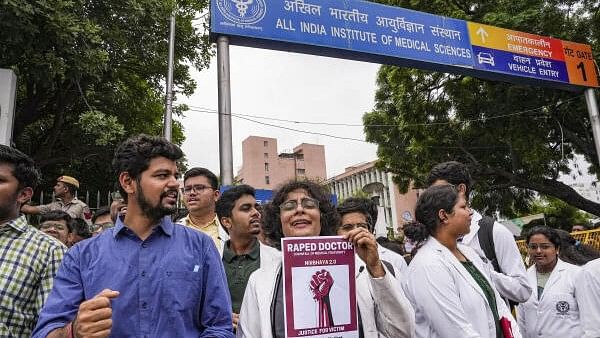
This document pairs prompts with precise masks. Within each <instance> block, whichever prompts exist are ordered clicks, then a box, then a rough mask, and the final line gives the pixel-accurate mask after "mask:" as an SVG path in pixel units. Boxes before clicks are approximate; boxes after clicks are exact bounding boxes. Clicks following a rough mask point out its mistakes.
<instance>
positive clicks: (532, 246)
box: [527, 243, 554, 250]
mask: <svg viewBox="0 0 600 338" xmlns="http://www.w3.org/2000/svg"><path fill="white" fill-rule="evenodd" d="M527 248H529V250H537V249H538V248H539V249H541V250H548V249H552V248H554V244H550V243H541V244H537V243H531V244H527Z"/></svg>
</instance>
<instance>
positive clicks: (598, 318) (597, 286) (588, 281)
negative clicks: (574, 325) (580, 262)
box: [575, 258, 600, 338]
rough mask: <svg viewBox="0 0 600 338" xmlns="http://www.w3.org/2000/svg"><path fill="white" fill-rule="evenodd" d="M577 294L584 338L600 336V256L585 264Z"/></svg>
mask: <svg viewBox="0 0 600 338" xmlns="http://www.w3.org/2000/svg"><path fill="white" fill-rule="evenodd" d="M575 296H576V298H577V305H579V315H580V318H581V328H582V330H583V338H598V337H600V258H598V259H595V260H593V261H591V262H588V263H587V264H586V265H584V266H583V268H582V271H581V279H580V282H579V285H577V287H576V292H575Z"/></svg>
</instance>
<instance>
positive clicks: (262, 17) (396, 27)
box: [211, 0, 598, 89]
mask: <svg viewBox="0 0 600 338" xmlns="http://www.w3.org/2000/svg"><path fill="white" fill-rule="evenodd" d="M217 35H227V36H229V40H230V42H231V43H232V44H239V45H247V46H255V47H263V48H271V49H278V50H286V51H293V52H303V53H309V54H317V55H326V56H334V57H341V58H348V59H355V60H363V61H370V62H379V63H390V64H397V65H400V66H408V67H414V68H422V69H429V70H435V71H443V72H454V73H460V74H466V75H472V76H479V77H483V78H489V79H493V80H508V81H510V80H513V81H514V80H515V79H517V80H518V81H519V82H520V83H531V84H540V83H542V84H546V85H551V86H554V87H559V88H564V89H577V88H581V87H575V86H588V87H597V86H598V81H597V77H596V74H595V70H594V69H595V68H594V67H593V64H592V62H593V59H591V47H590V46H588V45H581V44H575V43H570V42H567V41H562V40H558V39H553V38H546V37H540V36H535V35H532V34H527V33H522V32H517V31H510V30H506V29H502V28H497V27H493V26H486V25H482V24H478V23H474V22H467V21H463V20H457V19H452V18H447V17H443V16H438V15H432V14H428V13H422V12H417V11H412V10H408V9H404V8H400V7H391V6H386V5H381V4H377V3H372V2H366V1H358V0H212V2H211V36H212V37H213V39H214V38H215V36H217ZM567 47H568V48H567ZM563 50H565V52H564V55H563ZM567 50H574V51H575V53H571V54H572V55H573V56H572V57H569V55H567V54H568V53H567ZM540 53H541V54H540ZM544 53H546V54H548V55H542V54H544ZM537 54H540V55H537ZM581 55H583V56H581ZM587 55H589V57H587ZM582 62H583V63H585V67H584V66H581V64H582ZM578 69H581V71H578ZM584 69H585V72H584ZM580 73H583V74H580Z"/></svg>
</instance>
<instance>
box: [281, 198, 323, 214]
mask: <svg viewBox="0 0 600 338" xmlns="http://www.w3.org/2000/svg"><path fill="white" fill-rule="evenodd" d="M300 205H301V206H302V208H303V209H309V210H310V209H317V208H319V201H317V200H316V199H314V198H310V197H304V198H303V199H301V200H300ZM297 207H298V201H296V200H289V201H286V202H283V203H281V204H280V205H279V209H280V210H281V211H292V210H296V208H297Z"/></svg>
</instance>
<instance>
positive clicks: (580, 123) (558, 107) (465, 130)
mask: <svg viewBox="0 0 600 338" xmlns="http://www.w3.org/2000/svg"><path fill="white" fill-rule="evenodd" d="M379 2H382V3H386V4H390V5H397V6H398V5H399V6H402V7H406V8H411V9H415V10H419V11H425V12H430V13H434V14H439V15H445V16H451V17H455V18H460V19H465V20H471V21H475V22H481V23H485V24H490V25H495V26H501V27H504V28H509V29H516V30H521V31H526V32H530V33H535V34H540V35H546V36H553V37H557V38H561V39H564V40H570V41H576V42H581V43H588V44H592V46H593V49H594V51H595V53H594V54H595V57H596V59H597V62H598V57H599V56H600V28H599V27H600V14H599V13H600V11H599V6H600V5H599V4H598V3H597V2H590V1H542V0H526V1H507V0H501V1H495V2H489V1H462V2H458V1H451V2H448V1H441V0H433V1H420V0H399V1H393V0H388V1H379ZM377 85H378V89H377V92H376V94H375V102H376V103H375V109H374V110H373V111H372V112H368V113H366V114H365V115H364V117H363V122H364V124H365V133H366V136H367V140H368V141H370V142H374V143H377V144H378V157H379V161H378V163H377V166H378V167H379V168H380V169H383V170H386V171H390V172H392V173H394V174H395V177H394V180H395V181H396V183H398V184H399V187H400V189H401V190H402V191H407V189H408V188H409V185H410V182H411V181H414V182H415V183H416V185H417V187H423V184H424V179H425V176H426V174H427V173H428V171H429V170H430V169H431V167H433V166H434V165H435V164H436V163H439V162H443V161H449V160H456V161H460V162H463V163H466V164H467V165H468V166H469V168H470V169H471V172H472V174H473V176H474V178H475V179H476V185H475V194H474V196H473V198H472V203H473V205H474V206H475V207H476V208H479V209H488V210H489V211H490V212H493V211H496V210H498V211H500V212H501V213H502V214H503V215H505V216H508V217H514V216H516V215H518V214H521V213H526V212H527V211H528V210H529V207H530V202H531V200H532V198H533V196H534V192H536V191H537V192H540V193H542V194H544V195H547V196H554V197H556V198H559V199H561V200H564V201H566V202H568V203H570V204H572V205H574V206H576V207H577V208H580V209H583V210H586V211H588V212H590V213H593V214H596V215H600V205H599V204H597V203H594V202H591V201H588V200H586V199H584V198H582V197H581V196H580V195H579V194H577V193H576V192H575V191H574V190H573V189H571V188H570V187H568V186H566V185H564V184H562V183H561V182H559V181H558V178H559V177H560V176H561V175H563V174H568V173H569V172H570V169H569V167H568V162H569V160H571V159H573V156H574V154H576V153H578V154H583V155H584V156H585V158H586V160H587V161H588V162H590V163H592V167H591V172H592V173H595V174H598V173H599V168H600V166H599V165H598V159H597V155H596V152H595V148H594V143H593V137H592V132H591V125H590V121H589V118H588V113H587V110H586V106H585V101H584V99H583V95H582V94H581V93H572V92H564V91H558V90H553V89H549V88H534V87H529V86H524V85H518V84H507V83H500V82H491V81H484V80H479V79H475V78H471V77H467V76H462V75H450V74H443V73H434V72H427V71H420V70H414V69H407V68H398V67H395V66H382V67H381V69H380V71H379V74H378V78H377ZM372 125H373V126H372ZM377 125H379V127H377Z"/></svg>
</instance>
